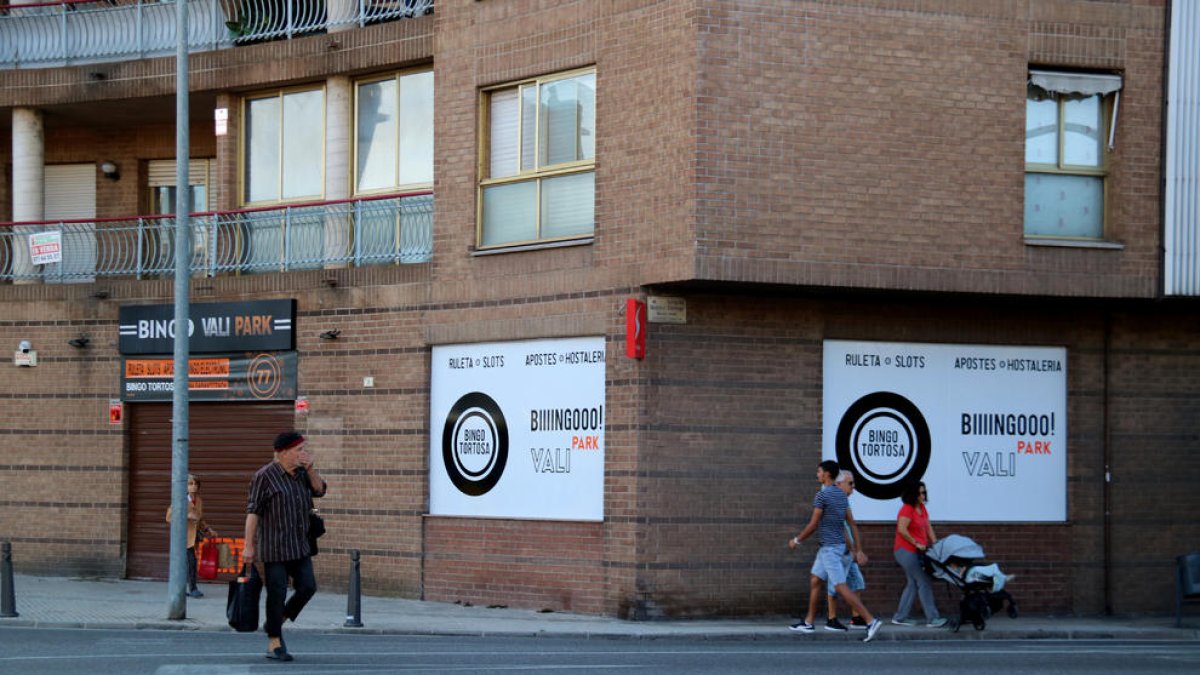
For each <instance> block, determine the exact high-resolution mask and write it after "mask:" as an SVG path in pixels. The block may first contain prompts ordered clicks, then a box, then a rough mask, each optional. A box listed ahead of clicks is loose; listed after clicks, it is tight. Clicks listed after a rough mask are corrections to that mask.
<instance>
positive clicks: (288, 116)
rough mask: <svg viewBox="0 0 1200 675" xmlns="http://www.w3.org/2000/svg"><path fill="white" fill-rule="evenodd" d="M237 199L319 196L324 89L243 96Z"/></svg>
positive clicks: (256, 200) (321, 190)
mask: <svg viewBox="0 0 1200 675" xmlns="http://www.w3.org/2000/svg"><path fill="white" fill-rule="evenodd" d="M242 119H243V120H244V122H245V124H244V125H243V128H244V133H243V137H242V148H243V155H244V159H243V162H244V165H243V176H244V178H243V183H242V202H243V203H247V204H259V203H267V202H280V201H295V200H305V199H320V198H321V196H322V195H323V194H324V192H325V184H324V180H325V179H324V171H323V168H324V166H325V91H324V90H323V89H307V90H302V91H284V92H276V93H273V94H269V95H267V96H256V97H251V98H247V99H246V100H245V107H244V109H243V115H242Z"/></svg>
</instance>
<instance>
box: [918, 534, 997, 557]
mask: <svg viewBox="0 0 1200 675" xmlns="http://www.w3.org/2000/svg"><path fill="white" fill-rule="evenodd" d="M925 555H927V556H929V557H930V558H933V559H934V560H936V561H938V562H940V563H945V562H946V561H947V560H949V559H950V558H952V557H954V558H962V559H964V560H978V559H980V558H982V557H984V554H983V547H982V546H980V545H979V544H976V543H975V541H974V540H972V539H971V538H970V537H964V536H962V535H961V534H949V535H946V536H945V537H942V538H941V539H939V540H937V543H935V544H934V545H933V546H930V547H929V550H928V551H926V552H925Z"/></svg>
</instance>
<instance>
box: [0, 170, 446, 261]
mask: <svg viewBox="0 0 1200 675" xmlns="http://www.w3.org/2000/svg"><path fill="white" fill-rule="evenodd" d="M190 221H191V226H192V227H191V229H192V238H191V239H192V241H191V249H192V255H191V272H192V274H195V275H205V276H217V275H226V274H253V273H264V272H285V271H288V270H302V269H321V268H324V267H342V266H356V267H357V266H365V265H393V264H401V263H422V262H428V261H429V259H430V258H431V257H432V255H433V193H432V192H429V191H423V192H411V193H404V194H395V195H385V196H380V197H369V198H363V199H352V200H342V201H331V202H315V203H309V204H297V205H290V206H285V207H280V208H254V209H242V210H239V211H226V212H214V213H196V214H193V215H192V216H191V218H190ZM37 235H42V236H37ZM55 249H57V250H58V251H59V252H60V258H61V260H60V261H58V262H47V263H44V264H36V262H35V261H36V260H39V259H40V258H39V257H37V256H39V255H45V254H48V253H50V252H52V251H53V250H55ZM174 269H175V218H174V217H172V216H139V217H135V218H108V219H101V220H68V221H54V222H49V221H47V222H21V223H0V282H9V283H12V282H16V283H85V282H90V281H93V280H95V279H98V278H101V277H104V278H114V277H132V278H139V279H140V278H153V277H159V276H170V275H172V274H173V273H174Z"/></svg>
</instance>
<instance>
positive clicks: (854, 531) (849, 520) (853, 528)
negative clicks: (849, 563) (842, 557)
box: [846, 509, 867, 565]
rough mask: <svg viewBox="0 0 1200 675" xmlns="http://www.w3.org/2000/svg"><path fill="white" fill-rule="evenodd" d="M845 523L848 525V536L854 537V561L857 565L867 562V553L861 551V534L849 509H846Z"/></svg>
mask: <svg viewBox="0 0 1200 675" xmlns="http://www.w3.org/2000/svg"><path fill="white" fill-rule="evenodd" d="M846 524H847V525H849V526H850V536H851V537H852V538H853V539H854V550H853V551H851V553H853V554H854V562H856V563H858V564H859V565H866V564H867V554H866V553H863V549H862V535H861V534H859V532H858V523H857V522H856V521H855V520H854V513H853V512H852V511H851V510H850V509H846Z"/></svg>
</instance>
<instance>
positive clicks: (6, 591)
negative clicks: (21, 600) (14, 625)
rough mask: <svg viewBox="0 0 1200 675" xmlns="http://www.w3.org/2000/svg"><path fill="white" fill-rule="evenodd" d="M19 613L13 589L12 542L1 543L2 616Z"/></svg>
mask: <svg viewBox="0 0 1200 675" xmlns="http://www.w3.org/2000/svg"><path fill="white" fill-rule="evenodd" d="M14 616H20V615H19V614H17V600H16V597H15V596H14V591H13V569H12V544H11V543H9V542H7V541H6V542H4V543H3V544H0V617H4V618H6V619H7V618H11V617H14Z"/></svg>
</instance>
